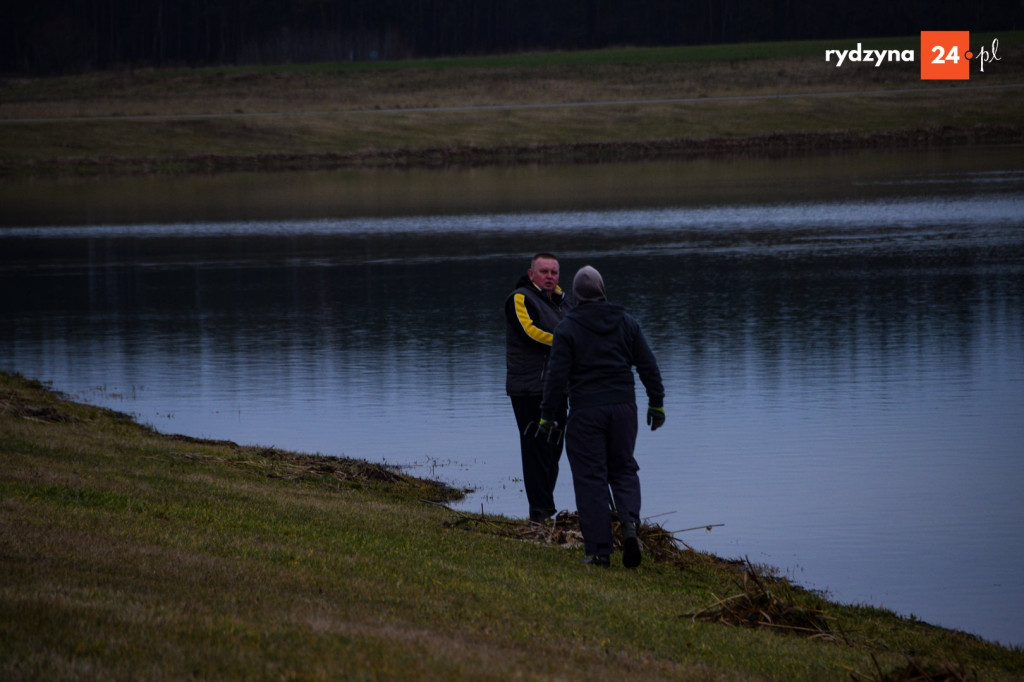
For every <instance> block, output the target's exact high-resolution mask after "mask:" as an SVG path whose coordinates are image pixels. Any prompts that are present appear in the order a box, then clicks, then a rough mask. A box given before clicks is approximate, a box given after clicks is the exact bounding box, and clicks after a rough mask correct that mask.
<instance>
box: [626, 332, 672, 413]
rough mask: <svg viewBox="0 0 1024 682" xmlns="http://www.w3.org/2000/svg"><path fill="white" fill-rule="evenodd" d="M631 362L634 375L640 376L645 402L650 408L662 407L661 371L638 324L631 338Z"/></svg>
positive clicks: (662, 387) (663, 397)
mask: <svg viewBox="0 0 1024 682" xmlns="http://www.w3.org/2000/svg"><path fill="white" fill-rule="evenodd" d="M633 362H634V364H635V365H636V373H637V374H638V375H640V381H641V383H643V385H644V389H645V390H646V391H647V401H648V402H649V403H650V405H651V407H663V406H664V404H665V385H664V384H663V383H662V381H661V370H660V369H659V368H658V361H657V359H655V357H654V352H653V351H652V350H651V347H650V346H649V345H648V344H647V337H645V336H644V332H643V330H642V329H640V325H639V324H638V325H637V326H636V335H635V336H634V337H633Z"/></svg>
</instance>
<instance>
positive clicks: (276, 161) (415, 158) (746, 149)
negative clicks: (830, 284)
mask: <svg viewBox="0 0 1024 682" xmlns="http://www.w3.org/2000/svg"><path fill="white" fill-rule="evenodd" d="M1020 143H1024V127H1022V126H1014V125H983V124H979V125H975V126H972V127H970V128H956V127H951V126H943V127H940V128H931V129H923V128H918V129H908V130H894V131H886V132H870V133H867V132H855V131H824V132H807V133H774V134H767V135H754V136H748V137H735V138H712V139H702V140H698V139H685V138H681V139H668V140H641V141H620V142H582V143H547V144H531V145H521V146H515V145H502V146H490V147H483V146H446V147H431V148H424V149H411V148H398V149H390V150H385V151H369V152H353V153H320V154H290V153H281V154H253V155H224V154H196V155H188V156H178V157H171V158H168V157H131V158H124V157H114V156H107V157H87V158H83V157H78V158H64V159H47V160H40V161H35V162H29V163H28V164H18V166H19V167H18V168H14V167H11V166H10V165H9V164H6V163H4V162H3V161H0V175H4V174H7V173H11V172H21V173H24V172H26V171H27V172H28V173H30V174H39V175H51V174H64V173H72V174H85V175H91V174H103V173H118V174H145V173H182V172H185V173H195V172H201V173H217V172H232V171H262V172H273V171H289V170H328V169H335V168H454V167H472V166H500V165H517V164H573V163H601V162H609V161H617V162H630V161H636V162H639V161H651V160H664V159H696V158H723V157H728V156H736V157H760V158H771V157H785V156H794V155H801V154H818V153H826V152H836V151H850V150H858V149H882V148H884V149H906V148H926V147H948V146H956V145H995V144H1020ZM26 165H27V167H26ZM5 166H8V167H6V168H5Z"/></svg>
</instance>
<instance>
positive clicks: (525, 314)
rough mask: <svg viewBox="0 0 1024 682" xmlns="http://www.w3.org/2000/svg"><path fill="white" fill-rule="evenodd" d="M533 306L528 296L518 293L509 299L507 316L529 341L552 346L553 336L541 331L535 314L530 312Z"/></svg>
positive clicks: (548, 332) (506, 310)
mask: <svg viewBox="0 0 1024 682" xmlns="http://www.w3.org/2000/svg"><path fill="white" fill-rule="evenodd" d="M530 308H531V305H530V302H529V301H528V300H527V298H526V296H525V295H524V294H522V293H521V292H518V291H517V292H516V293H514V294H513V295H512V297H511V298H510V299H509V303H508V305H507V306H506V308H505V315H506V316H507V317H508V321H509V323H511V324H512V326H513V327H516V328H518V329H519V330H521V331H522V332H523V334H525V335H526V337H527V338H528V339H530V340H531V341H534V342H536V343H539V344H541V345H544V346H550V345H551V342H552V339H553V338H554V336H553V334H552V333H551V332H550V331H547V330H545V329H541V328H540V327H538V326H537V323H536V322H535V321H534V318H535V314H534V313H532V312H531V310H530Z"/></svg>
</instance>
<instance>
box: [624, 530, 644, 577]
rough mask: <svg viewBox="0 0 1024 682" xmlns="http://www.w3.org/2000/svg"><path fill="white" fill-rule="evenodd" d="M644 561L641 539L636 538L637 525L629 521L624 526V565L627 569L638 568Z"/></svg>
mask: <svg viewBox="0 0 1024 682" xmlns="http://www.w3.org/2000/svg"><path fill="white" fill-rule="evenodd" d="M642 559H643V557H642V556H641V555H640V539H639V538H638V537H637V536H636V524H635V523H632V522H630V521H627V522H626V523H624V524H622V565H623V566H625V567H626V568H636V567H637V566H639V565H640V562H641V561H642Z"/></svg>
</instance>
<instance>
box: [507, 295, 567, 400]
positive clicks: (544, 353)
mask: <svg viewBox="0 0 1024 682" xmlns="http://www.w3.org/2000/svg"><path fill="white" fill-rule="evenodd" d="M516 294H522V295H523V296H524V297H525V299H526V310H527V312H528V313H529V315H530V319H531V320H533V324H534V325H535V326H537V327H539V328H540V329H542V330H544V331H546V332H549V333H553V332H554V331H555V327H557V326H558V323H559V322H561V321H562V318H563V317H565V314H566V313H567V312H569V310H570V308H572V306H571V305H570V303H569V301H568V300H567V299H566V296H565V294H564V293H563V292H561V291H558V292H556V293H555V294H554V295H553V296H552V298H551V299H548V298H547V297H546V296H545V295H544V294H542V293H541V292H540V291H538V290H537V288H536V287H535V286H533V284H531V283H530V282H529V281H527V283H526V284H525V285H522V286H519V288H517V289H516V290H515V291H513V292H512V293H511V294H510V295H509V297H508V298H507V299H505V317H506V320H505V368H506V370H507V372H506V374H505V392H506V393H508V394H509V395H538V396H539V395H540V394H542V393H543V392H544V368H545V367H546V366H547V362H548V353H549V352H550V350H551V345H550V344H547V345H545V344H544V343H542V342H540V341H537V340H535V339H531V338H530V337H529V336H527V334H526V332H524V331H523V328H522V325H521V324H520V323H519V321H518V319H517V317H516V312H515V303H514V300H513V299H514V298H515V295H516Z"/></svg>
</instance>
